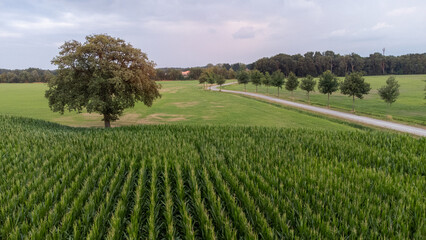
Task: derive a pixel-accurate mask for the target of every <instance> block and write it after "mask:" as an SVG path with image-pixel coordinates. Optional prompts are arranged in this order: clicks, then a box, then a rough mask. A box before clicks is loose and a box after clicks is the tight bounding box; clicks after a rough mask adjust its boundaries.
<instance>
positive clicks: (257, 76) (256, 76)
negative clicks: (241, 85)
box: [250, 70, 265, 92]
mask: <svg viewBox="0 0 426 240" xmlns="http://www.w3.org/2000/svg"><path fill="white" fill-rule="evenodd" d="M264 78H265V77H264V76H263V73H261V72H259V70H253V71H251V74H250V80H251V82H252V83H253V84H254V85H255V86H256V92H257V86H259V85H261V84H262V80H263V79H264Z"/></svg>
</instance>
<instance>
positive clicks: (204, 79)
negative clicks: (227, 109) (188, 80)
mask: <svg viewBox="0 0 426 240" xmlns="http://www.w3.org/2000/svg"><path fill="white" fill-rule="evenodd" d="M208 77H209V75H208V74H207V73H206V72H205V71H203V72H202V73H201V75H200V77H199V78H198V82H199V83H200V84H203V89H206V83H207V78H208Z"/></svg>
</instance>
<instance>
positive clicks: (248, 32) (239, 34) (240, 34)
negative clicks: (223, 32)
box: [232, 27, 255, 39]
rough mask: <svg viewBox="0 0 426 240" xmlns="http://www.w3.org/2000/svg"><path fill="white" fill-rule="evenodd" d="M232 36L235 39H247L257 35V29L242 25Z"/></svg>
mask: <svg viewBox="0 0 426 240" xmlns="http://www.w3.org/2000/svg"><path fill="white" fill-rule="evenodd" d="M232 36H233V37H234V38H235V39H247V38H254V37H255V30H254V28H253V27H242V28H240V29H238V31H236V32H235V33H234V34H232Z"/></svg>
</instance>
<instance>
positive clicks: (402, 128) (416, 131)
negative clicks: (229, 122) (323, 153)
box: [210, 82, 426, 137]
mask: <svg viewBox="0 0 426 240" xmlns="http://www.w3.org/2000/svg"><path fill="white" fill-rule="evenodd" d="M235 83H236V82H232V83H227V84H224V85H222V86H226V85H231V84H235ZM210 89H211V90H213V91H219V86H212V87H210ZM222 92H226V93H235V94H241V95H246V96H251V97H256V98H261V99H265V100H268V101H270V102H275V103H280V104H283V105H287V106H291V107H296V108H301V109H305V110H309V111H312V112H318V113H323V114H327V115H330V116H335V117H338V118H343V119H346V120H350V121H354V122H359V123H364V124H368V125H372V126H377V127H382V128H388V129H392V130H396V131H399V132H405V133H410V134H413V135H417V136H422V137H426V130H425V129H422V128H417V127H413V126H408V125H404V124H400V123H394V122H389V121H384V120H379V119H374V118H369V117H364V116H358V115H355V114H351V113H344V112H339V111H335V110H330V109H326V108H321V107H314V106H311V105H307V104H303V103H296V102H292V101H287V100H283V99H279V98H276V97H270V96H265V95H262V94H258V93H251V92H240V91H232V90H225V89H222Z"/></svg>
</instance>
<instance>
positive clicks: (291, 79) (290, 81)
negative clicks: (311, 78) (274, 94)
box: [285, 72, 299, 97]
mask: <svg viewBox="0 0 426 240" xmlns="http://www.w3.org/2000/svg"><path fill="white" fill-rule="evenodd" d="M297 86H299V80H297V77H296V75H295V74H294V73H293V72H290V73H289V74H288V78H287V81H286V82H285V89H287V90H288V91H291V97H293V91H294V90H296V89H297Z"/></svg>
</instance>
